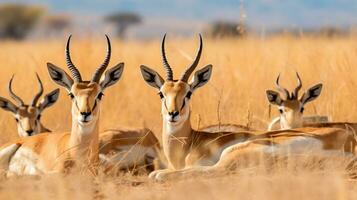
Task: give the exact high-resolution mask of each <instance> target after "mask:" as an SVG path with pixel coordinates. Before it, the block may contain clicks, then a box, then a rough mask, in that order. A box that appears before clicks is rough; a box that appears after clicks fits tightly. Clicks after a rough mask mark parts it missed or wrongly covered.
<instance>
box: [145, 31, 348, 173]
mask: <svg viewBox="0 0 357 200" xmlns="http://www.w3.org/2000/svg"><path fill="white" fill-rule="evenodd" d="M165 38H166V35H165V36H164V37H163V40H162V44H161V53H162V61H163V66H164V69H165V71H166V80H164V79H163V78H162V77H161V76H160V75H159V73H157V72H156V71H155V70H153V69H151V68H149V67H147V66H144V65H141V66H140V69H141V73H142V76H143V79H144V81H145V82H146V83H147V84H148V85H150V86H152V87H154V88H156V89H157V90H158V95H159V96H160V99H161V104H162V106H161V115H162V120H163V128H162V130H163V131H162V142H163V144H162V146H163V151H164V154H165V156H166V159H167V162H168V168H166V169H163V170H156V171H154V172H152V173H151V174H150V175H149V177H150V178H152V179H155V180H166V179H167V178H171V177H174V178H176V177H181V176H184V175H186V174H195V173H206V172H209V171H216V170H222V169H225V168H228V166H230V163H231V162H228V161H229V160H233V161H234V160H235V158H236V155H234V153H235V154H238V153H239V151H240V150H239V149H243V148H245V149H244V150H243V151H244V152H246V153H249V152H250V151H251V152H254V150H257V151H258V146H259V145H261V147H262V148H264V147H266V149H265V150H266V152H267V153H269V152H270V153H272V151H271V149H274V148H277V149H278V148H279V147H280V146H278V145H279V144H281V145H282V146H284V145H285V146H288V145H289V144H291V146H296V145H297V146H298V147H300V146H301V148H299V150H302V149H304V148H305V149H306V148H307V147H310V148H312V149H318V150H320V151H323V152H325V149H326V152H328V151H329V150H332V151H338V152H339V151H340V149H342V148H343V145H342V144H344V142H345V140H346V138H347V136H348V134H349V132H348V131H346V130H344V129H338V128H305V129H300V130H299V129H298V130H284V131H275V132H249V131H241V132H236V133H233V132H201V131H197V130H194V129H192V127H191V123H190V112H191V111H190V107H189V100H190V98H191V97H192V94H193V92H194V91H196V89H198V88H199V87H202V86H203V85H205V84H206V83H207V82H208V81H209V79H210V77H211V74H212V65H207V66H205V67H203V68H202V69H200V70H198V71H196V72H195V73H194V75H193V79H192V81H190V82H188V79H189V77H190V75H191V74H192V73H193V72H194V70H195V68H196V67H197V65H198V62H199V60H200V57H201V53H202V37H201V35H200V37H199V39H200V40H199V48H198V51H197V55H196V57H195V59H194V61H193V64H192V65H190V66H189V67H188V68H187V69H186V70H185V71H184V73H183V75H182V76H181V78H180V79H179V80H174V79H173V71H172V68H171V67H170V65H169V63H168V61H167V58H166V53H165ZM317 133H318V134H317ZM260 141H262V142H260ZM300 143H302V144H300ZM255 145H256V146H255ZM304 145H305V146H307V147H304ZM315 145H316V146H315ZM253 146H254V147H253ZM259 148H260V147H259ZM248 149H249V150H248ZM343 150H345V149H343ZM346 151H347V149H346ZM227 160H228V161H227Z"/></svg>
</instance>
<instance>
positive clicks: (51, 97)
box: [39, 88, 60, 112]
mask: <svg viewBox="0 0 357 200" xmlns="http://www.w3.org/2000/svg"><path fill="white" fill-rule="evenodd" d="M59 93H60V90H59V88H57V89H55V90H53V91H52V92H50V93H48V94H47V95H46V96H45V97H44V98H43V100H42V102H41V103H40V105H39V109H40V111H41V112H42V111H43V110H44V109H46V108H48V107H51V106H52V105H53V104H55V103H56V101H57V100H58V96H59Z"/></svg>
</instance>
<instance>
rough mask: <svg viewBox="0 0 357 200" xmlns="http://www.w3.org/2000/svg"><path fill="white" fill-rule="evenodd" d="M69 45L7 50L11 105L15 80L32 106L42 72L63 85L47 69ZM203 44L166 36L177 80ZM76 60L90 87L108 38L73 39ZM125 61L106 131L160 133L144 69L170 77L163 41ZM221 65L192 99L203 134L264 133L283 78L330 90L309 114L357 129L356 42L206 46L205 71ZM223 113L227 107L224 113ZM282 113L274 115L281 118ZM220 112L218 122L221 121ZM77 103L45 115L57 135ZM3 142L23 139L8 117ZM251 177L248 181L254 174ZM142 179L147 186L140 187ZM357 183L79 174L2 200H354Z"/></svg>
mask: <svg viewBox="0 0 357 200" xmlns="http://www.w3.org/2000/svg"><path fill="white" fill-rule="evenodd" d="M64 45H65V38H63V39H62V40H56V41H33V42H22V43H15V42H12V41H8V42H1V44H0V46H1V48H0V74H1V75H0V86H1V87H0V96H3V97H8V93H7V83H8V81H9V79H10V77H11V75H12V74H13V73H15V74H16V76H15V80H14V88H15V89H14V90H15V91H16V92H17V93H18V94H19V95H20V96H21V97H23V99H24V100H25V101H26V102H29V101H30V99H31V98H32V96H33V94H34V93H35V92H37V82H36V79H35V72H38V73H39V74H40V76H41V77H42V79H43V82H44V85H45V89H46V91H50V90H52V89H54V88H56V87H57V85H55V84H54V83H53V82H52V81H50V79H49V76H48V73H47V68H46V62H48V61H50V62H52V63H55V64H57V65H58V66H62V67H65V60H64V55H63V54H64V53H63V52H64ZM196 48H197V38H193V39H190V40H183V39H178V38H171V37H168V38H167V54H168V59H169V62H170V64H171V66H172V67H173V69H174V74H175V75H174V76H175V77H178V76H179V75H180V73H181V72H182V71H183V69H184V68H185V67H186V66H187V65H188V64H190V60H188V59H187V57H186V56H184V55H186V54H187V55H192V57H193V56H194V54H195V51H196ZM71 49H72V51H71V52H72V58H73V61H74V63H75V64H76V66H77V67H78V68H79V69H80V71H81V72H82V76H84V77H85V78H86V79H89V78H90V77H91V75H92V72H93V71H94V69H95V68H96V67H97V66H98V64H99V63H101V62H102V59H103V57H104V54H105V40H104V38H90V39H80V38H76V37H74V38H73V41H72V48H71ZM118 62H125V70H124V74H123V77H122V79H121V80H120V81H119V83H118V84H116V85H115V86H113V87H111V88H109V89H108V90H107V91H105V96H104V98H103V101H102V105H101V108H102V115H101V119H100V123H101V125H100V126H101V129H106V128H115V127H121V126H126V127H127V126H129V127H139V126H146V127H148V128H151V129H152V130H153V131H154V132H155V133H156V134H157V135H160V131H161V116H160V101H159V97H158V96H157V95H156V91H155V90H154V89H153V88H151V87H149V86H147V85H146V84H145V83H144V81H143V80H142V78H141V74H140V70H139V66H140V65H141V64H145V65H147V66H149V67H152V68H154V69H155V70H157V71H159V72H161V73H163V69H162V64H161V57H160V41H151V42H134V41H132V42H121V41H113V55H112V60H111V66H113V65H114V64H116V63H118ZM210 63H211V64H213V66H214V69H213V76H212V78H211V81H210V82H209V83H208V84H207V85H206V86H204V87H202V88H200V89H199V90H197V92H196V93H195V94H194V95H193V98H192V101H191V105H192V108H193V109H192V110H193V113H192V124H193V127H195V128H199V127H203V126H205V125H210V124H217V123H218V122H219V121H220V122H221V123H238V124H248V123H249V124H252V125H253V126H255V127H256V128H260V129H265V128H266V125H267V123H268V121H269V120H270V118H269V114H268V113H269V112H268V110H269V109H268V101H267V100H266V96H265V90H266V89H273V87H274V81H275V79H276V76H277V75H278V74H279V73H282V79H281V81H282V83H283V84H284V85H286V87H288V88H293V87H294V86H295V84H296V79H295V70H297V71H299V73H300V75H301V76H302V80H303V88H304V89H307V88H308V87H309V86H312V85H314V84H315V83H318V82H322V83H323V84H324V88H323V91H322V94H321V97H319V99H318V100H316V101H315V102H313V103H311V104H310V105H308V106H307V108H306V114H321V115H328V116H330V117H331V119H333V120H334V121H351V122H354V121H357V113H356V112H354V111H355V110H357V104H356V102H357V91H356V90H357V87H356V86H357V79H356V78H355V77H357V70H356V66H357V38H356V37H351V38H340V39H337V38H336V39H327V38H290V37H277V38H271V39H267V40H260V39H257V38H247V39H244V40H237V39H226V40H204V52H203V57H202V59H201V62H200V67H203V66H204V65H205V64H210ZM218 105H220V106H219V107H218ZM276 110H277V109H274V108H273V112H272V116H276V115H277V112H276ZM218 113H219V114H218ZM70 117H71V116H70V101H69V97H67V94H66V92H65V90H64V89H61V95H60V99H59V102H58V103H57V104H55V105H54V106H53V107H52V108H49V109H48V110H47V111H45V113H44V115H43V118H42V121H43V123H44V124H45V126H47V127H48V128H50V129H52V130H54V131H64V130H69V129H70ZM0 120H1V124H2V126H0V130H1V136H2V137H1V139H0V141H1V142H6V141H8V140H10V139H13V138H16V137H17V134H16V124H15V120H14V119H13V118H12V116H11V115H10V114H9V113H8V112H5V111H2V110H0ZM245 172H247V173H245ZM135 179H138V181H139V182H141V181H143V182H144V184H142V185H139V186H137V187H133V186H132V181H133V180H135ZM356 187H357V184H356V183H354V182H350V181H347V180H346V179H345V178H343V170H338V169H333V168H332V169H329V170H323V171H321V172H311V171H309V170H305V171H303V172H298V173H294V172H293V171H292V170H289V169H286V170H282V171H280V172H279V173H272V174H267V173H265V172H255V171H254V170H251V171H249V170H248V171H247V170H245V171H243V172H241V173H239V174H234V175H225V176H220V177H218V178H213V179H212V178H211V179H208V180H205V179H195V180H187V181H183V182H171V183H169V184H165V185H162V184H152V183H150V182H147V180H146V178H145V177H136V178H133V177H130V176H127V175H126V176H120V177H115V178H113V177H111V178H110V177H105V176H99V177H97V178H95V180H93V179H91V178H87V177H83V176H79V175H73V177H72V175H71V176H69V177H65V178H62V177H58V176H46V177H43V178H28V177H25V178H19V179H11V180H6V181H3V182H1V183H0V199H14V198H21V199H89V198H90V197H92V196H93V195H94V191H95V190H99V193H98V194H96V196H97V197H98V198H101V197H103V198H108V199H117V198H124V199H142V198H144V199H182V198H187V199H237V198H240V199H355V198H356V197H357V192H355V191H356V189H357V188H356Z"/></svg>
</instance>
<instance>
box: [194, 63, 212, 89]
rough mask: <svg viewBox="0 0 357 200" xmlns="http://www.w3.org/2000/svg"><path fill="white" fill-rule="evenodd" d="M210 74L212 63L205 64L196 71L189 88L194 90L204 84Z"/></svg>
mask: <svg viewBox="0 0 357 200" xmlns="http://www.w3.org/2000/svg"><path fill="white" fill-rule="evenodd" d="M211 74H212V65H207V66H206V67H204V68H202V69H200V70H198V71H196V72H195V75H193V80H192V81H191V84H190V86H191V90H192V91H194V90H196V89H197V88H199V87H202V86H204V85H205V84H206V83H207V82H208V81H209V79H210V78H211Z"/></svg>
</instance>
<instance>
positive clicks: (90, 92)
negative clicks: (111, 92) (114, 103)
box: [47, 35, 124, 127]
mask: <svg viewBox="0 0 357 200" xmlns="http://www.w3.org/2000/svg"><path fill="white" fill-rule="evenodd" d="M105 36H106V40H107V54H106V56H105V59H104V61H103V63H102V64H101V65H100V66H99V67H98V68H97V70H96V71H95V72H94V75H93V77H92V79H91V80H90V81H83V80H82V76H81V74H80V72H79V70H78V69H77V68H76V67H75V65H74V64H73V62H72V60H71V56H70V50H69V46H70V41H71V36H69V38H68V40H67V45H66V49H65V56H66V63H67V67H68V69H69V70H70V72H71V75H72V76H69V75H68V74H67V73H66V72H65V71H64V70H62V69H61V68H59V67H57V66H55V65H54V64H52V63H47V68H48V71H49V74H50V76H51V78H52V80H53V81H54V82H55V83H57V84H58V85H60V86H62V87H64V88H65V89H66V90H67V92H68V95H69V97H70V98H71V100H72V120H73V122H74V124H78V125H79V126H80V127H93V125H95V124H96V122H97V120H98V118H99V112H100V108H99V103H100V100H101V99H102V97H103V92H104V90H105V89H106V88H107V87H109V86H111V85H113V84H115V83H116V82H117V81H118V80H119V79H120V77H121V75H122V72H123V69H124V63H119V64H117V65H116V66H114V67H113V68H111V69H109V70H107V71H106V69H107V67H108V64H109V61H110V57H111V44H110V39H109V37H108V36H107V35H105ZM105 71H106V72H105ZM104 72H105V77H104V79H103V80H102V81H101V77H102V74H103V73H104Z"/></svg>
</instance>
